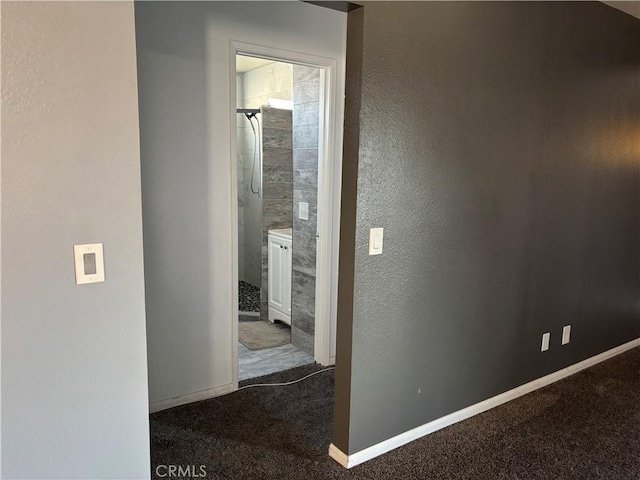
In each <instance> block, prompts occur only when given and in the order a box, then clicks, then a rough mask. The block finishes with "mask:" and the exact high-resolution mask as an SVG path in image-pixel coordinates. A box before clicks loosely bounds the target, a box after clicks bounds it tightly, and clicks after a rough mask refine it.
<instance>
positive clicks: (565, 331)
mask: <svg viewBox="0 0 640 480" xmlns="http://www.w3.org/2000/svg"><path fill="white" fill-rule="evenodd" d="M570 341H571V325H565V326H564V327H562V345H566V344H567V343H569V342H570Z"/></svg>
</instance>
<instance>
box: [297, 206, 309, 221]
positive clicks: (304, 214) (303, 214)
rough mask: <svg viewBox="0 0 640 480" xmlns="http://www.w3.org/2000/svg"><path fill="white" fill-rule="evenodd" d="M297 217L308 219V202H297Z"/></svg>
mask: <svg viewBox="0 0 640 480" xmlns="http://www.w3.org/2000/svg"><path fill="white" fill-rule="evenodd" d="M298 218H299V219H300V220H309V204H308V203H306V202H299V203H298Z"/></svg>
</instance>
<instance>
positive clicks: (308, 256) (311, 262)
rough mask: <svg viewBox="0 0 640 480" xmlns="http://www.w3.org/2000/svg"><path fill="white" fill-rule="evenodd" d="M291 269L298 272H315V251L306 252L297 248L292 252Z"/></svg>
mask: <svg viewBox="0 0 640 480" xmlns="http://www.w3.org/2000/svg"><path fill="white" fill-rule="evenodd" d="M291 264H292V266H293V268H295V269H296V270H298V271H299V272H315V269H316V252H315V250H311V251H307V250H302V249H301V248H298V249H297V250H293V255H292V258H291Z"/></svg>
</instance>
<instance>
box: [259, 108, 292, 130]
mask: <svg viewBox="0 0 640 480" xmlns="http://www.w3.org/2000/svg"><path fill="white" fill-rule="evenodd" d="M291 113H292V112H291V110H283V109H279V108H271V107H263V108H262V125H263V129H265V128H267V129H269V128H275V129H278V130H291V120H292V115H291Z"/></svg>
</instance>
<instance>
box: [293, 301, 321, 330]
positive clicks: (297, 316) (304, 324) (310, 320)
mask: <svg viewBox="0 0 640 480" xmlns="http://www.w3.org/2000/svg"><path fill="white" fill-rule="evenodd" d="M315 323H316V322H315V318H314V317H312V316H311V315H309V314H307V313H304V312H303V311H301V310H300V309H298V308H297V307H296V306H294V305H293V304H292V305H291V326H292V327H296V328H299V329H300V330H302V331H303V332H305V333H308V334H309V335H313V332H314V331H315Z"/></svg>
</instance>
